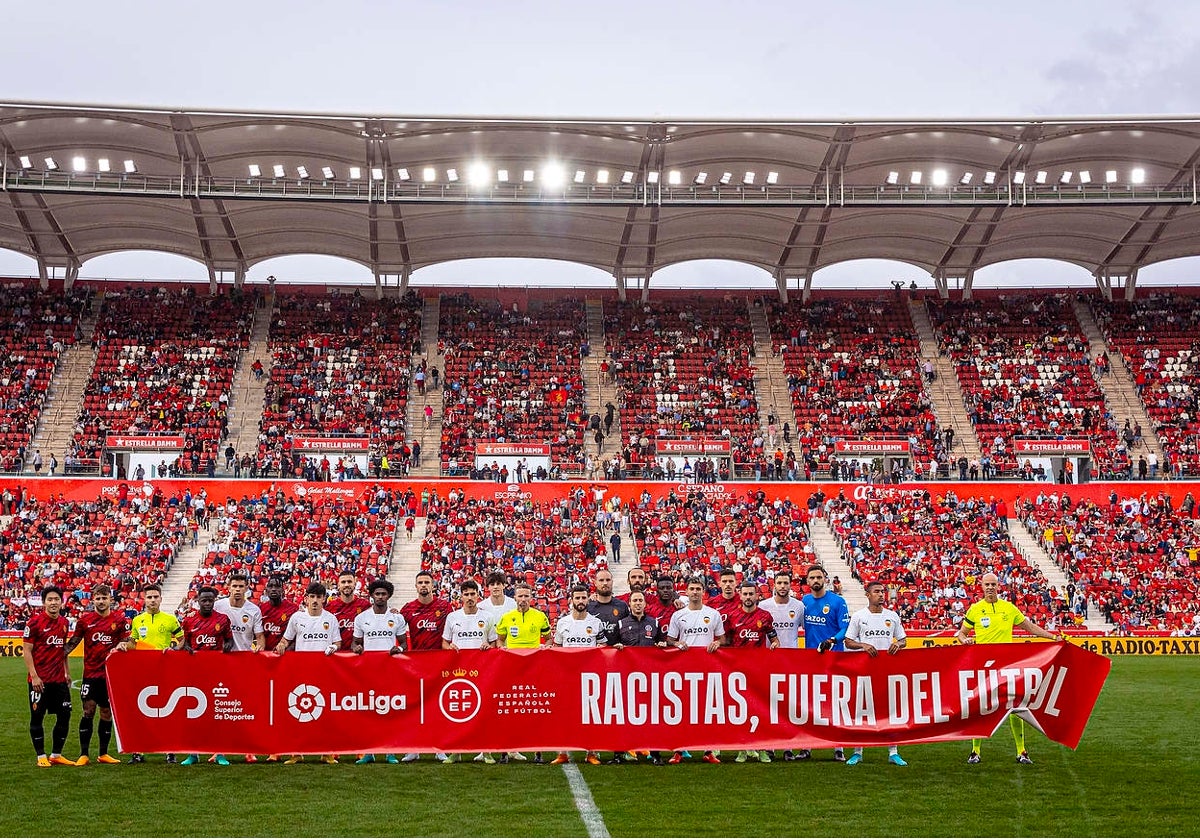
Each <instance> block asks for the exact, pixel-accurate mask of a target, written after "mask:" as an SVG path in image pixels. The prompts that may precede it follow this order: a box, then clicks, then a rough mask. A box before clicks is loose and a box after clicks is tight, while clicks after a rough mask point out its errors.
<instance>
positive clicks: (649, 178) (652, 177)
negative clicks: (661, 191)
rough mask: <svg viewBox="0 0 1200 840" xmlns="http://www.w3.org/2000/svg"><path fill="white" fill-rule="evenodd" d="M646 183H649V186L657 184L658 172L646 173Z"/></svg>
mask: <svg viewBox="0 0 1200 840" xmlns="http://www.w3.org/2000/svg"><path fill="white" fill-rule="evenodd" d="M646 182H647V183H650V184H657V183H658V171H657V170H655V171H651V172H647V173H646Z"/></svg>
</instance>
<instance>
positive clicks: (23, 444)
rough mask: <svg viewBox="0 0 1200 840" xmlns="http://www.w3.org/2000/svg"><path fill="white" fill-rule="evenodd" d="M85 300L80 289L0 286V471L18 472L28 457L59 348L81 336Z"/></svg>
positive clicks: (88, 304) (21, 285)
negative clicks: (68, 291) (54, 289)
mask: <svg viewBox="0 0 1200 840" xmlns="http://www.w3.org/2000/svg"><path fill="white" fill-rule="evenodd" d="M90 306H91V298H90V296H89V295H88V293H87V292H86V291H84V290H76V291H74V292H72V293H70V294H66V295H64V294H62V293H61V292H55V293H47V292H41V291H39V290H38V289H36V288H33V287H31V286H29V285H26V284H23V283H8V284H5V286H4V287H3V289H0V409H2V410H0V471H3V472H20V471H21V470H22V468H23V467H24V465H25V463H26V462H27V461H28V460H30V459H29V458H28V456H29V455H30V454H31V453H30V452H29V446H30V442H31V441H32V440H33V434H34V431H35V430H36V428H37V423H38V417H39V415H40V413H41V410H42V405H43V403H44V402H45V399H46V392H47V391H48V390H49V387H50V379H51V377H52V376H54V372H55V370H56V369H57V368H58V361H59V357H60V356H61V355H62V352H63V351H64V350H65V349H66V348H67V347H69V346H70V345H72V344H74V343H75V342H76V341H79V340H80V339H81V338H82V336H81V335H80V333H79V319H80V316H81V314H82V313H83V312H84V311H86V310H88V309H89V308H90ZM49 460H50V453H46V455H45V461H46V462H47V463H49Z"/></svg>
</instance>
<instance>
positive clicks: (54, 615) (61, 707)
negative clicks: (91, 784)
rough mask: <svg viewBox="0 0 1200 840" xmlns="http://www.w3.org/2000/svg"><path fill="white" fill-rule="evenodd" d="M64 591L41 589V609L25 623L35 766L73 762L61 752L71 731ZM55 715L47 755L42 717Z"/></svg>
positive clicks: (25, 645)
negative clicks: (63, 612)
mask: <svg viewBox="0 0 1200 840" xmlns="http://www.w3.org/2000/svg"><path fill="white" fill-rule="evenodd" d="M62 605H63V593H62V590H61V589H59V588H58V587H57V586H47V587H46V588H45V589H43V590H42V611H41V612H39V613H34V614H33V615H31V616H30V617H29V621H27V622H26V623H25V637H24V639H25V644H24V650H23V651H22V654H21V655H22V657H23V658H24V659H25V670H26V671H27V672H28V674H29V737H30V738H32V739H33V749H34V751H35V752H36V753H37V766H38V767H50V766H52V765H55V764H70V765H72V766H73V765H74V764H75V762H74V761H71V760H70V759H69V758H66V757H64V756H63V754H62V749H63V747H64V746H65V745H66V743H67V734H68V733H69V732H70V731H71V675H70V674H69V673H68V672H67V635H68V633H69V628H68V626H67V619H66V618H65V617H64V616H63V614H62ZM47 714H52V715H54V732H53V738H54V741H53V749H52V750H51V751H50V755H49V756H47V755H46V732H45V729H44V728H43V721H44V720H45V719H46V715H47Z"/></svg>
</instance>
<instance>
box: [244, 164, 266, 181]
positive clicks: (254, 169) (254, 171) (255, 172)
mask: <svg viewBox="0 0 1200 840" xmlns="http://www.w3.org/2000/svg"><path fill="white" fill-rule="evenodd" d="M246 169H247V171H248V172H249V173H250V177H251V178H261V177H262V168H261V167H260V166H259V165H258V164H257V163H252V164H250V165H249V166H247V167H246Z"/></svg>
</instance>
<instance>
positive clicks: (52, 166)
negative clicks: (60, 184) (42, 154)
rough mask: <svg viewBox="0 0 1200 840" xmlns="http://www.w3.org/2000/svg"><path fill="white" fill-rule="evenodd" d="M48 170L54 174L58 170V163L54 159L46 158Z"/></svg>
mask: <svg viewBox="0 0 1200 840" xmlns="http://www.w3.org/2000/svg"><path fill="white" fill-rule="evenodd" d="M46 168H47V169H49V170H50V171H51V172H53V171H54V170H55V169H58V162H57V161H55V160H54V158H52V157H48V158H46Z"/></svg>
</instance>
